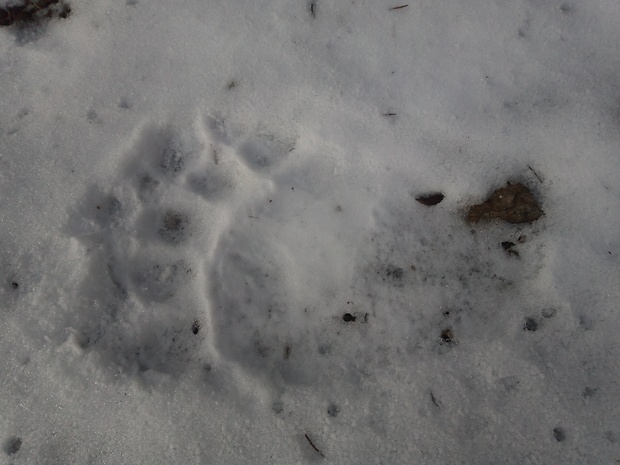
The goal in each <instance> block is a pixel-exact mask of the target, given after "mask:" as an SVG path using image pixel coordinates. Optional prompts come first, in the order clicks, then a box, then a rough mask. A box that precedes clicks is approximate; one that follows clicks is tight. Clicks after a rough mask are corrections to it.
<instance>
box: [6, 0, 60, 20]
mask: <svg viewBox="0 0 620 465" xmlns="http://www.w3.org/2000/svg"><path fill="white" fill-rule="evenodd" d="M69 14H71V7H70V6H69V4H68V3H66V2H64V1H62V0H38V1H34V0H25V1H23V2H21V4H15V5H7V6H5V7H4V8H0V26H11V25H13V24H15V25H16V26H25V25H28V24H33V23H38V22H40V21H43V20H45V19H49V18H67V17H68V16H69Z"/></svg>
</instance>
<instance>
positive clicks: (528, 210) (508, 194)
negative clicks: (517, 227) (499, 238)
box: [467, 182, 543, 223]
mask: <svg viewBox="0 0 620 465" xmlns="http://www.w3.org/2000/svg"><path fill="white" fill-rule="evenodd" d="M542 215H543V211H542V210H541V208H540V205H539V203H538V201H537V200H536V198H535V197H534V194H532V192H531V191H530V190H529V189H528V188H527V187H525V186H524V185H523V184H521V183H514V184H512V183H510V182H509V183H508V184H507V185H506V186H505V187H502V188H500V189H497V190H496V191H494V192H493V193H492V194H491V196H490V197H489V198H488V199H487V200H486V201H485V202H484V203H481V204H479V205H473V206H472V207H470V208H469V211H468V212H467V221H468V222H470V223H477V222H478V221H480V220H493V219H496V218H498V219H501V220H504V221H507V222H508V223H532V222H534V221H536V220H537V219H538V218H540V217H541V216H542Z"/></svg>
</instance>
